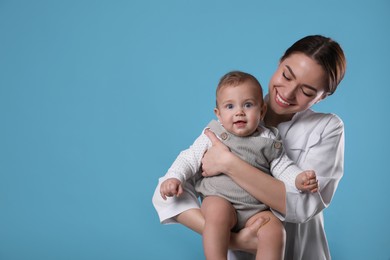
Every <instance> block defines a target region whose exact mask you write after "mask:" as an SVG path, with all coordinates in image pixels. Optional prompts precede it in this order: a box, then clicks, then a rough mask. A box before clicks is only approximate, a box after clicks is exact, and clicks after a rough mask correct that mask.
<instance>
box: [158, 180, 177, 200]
mask: <svg viewBox="0 0 390 260" xmlns="http://www.w3.org/2000/svg"><path fill="white" fill-rule="evenodd" d="M182 193H183V187H182V186H181V181H179V180H178V179H176V178H169V179H166V180H165V181H163V183H161V186H160V194H161V197H162V198H163V199H164V200H166V199H167V197H173V196H175V195H176V197H179V196H180V195H181V194H182Z"/></svg>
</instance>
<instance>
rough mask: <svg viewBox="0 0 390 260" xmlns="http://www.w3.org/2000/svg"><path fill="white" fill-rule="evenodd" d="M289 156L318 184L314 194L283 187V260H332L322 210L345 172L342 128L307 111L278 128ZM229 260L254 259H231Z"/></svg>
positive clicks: (329, 116) (330, 118)
mask: <svg viewBox="0 0 390 260" xmlns="http://www.w3.org/2000/svg"><path fill="white" fill-rule="evenodd" d="M278 129H279V131H280V133H281V136H282V139H283V144H284V147H285V150H286V152H287V154H288V156H289V157H290V158H291V159H292V160H293V161H294V162H296V164H297V165H298V166H299V167H301V168H302V169H306V170H309V169H313V170H315V172H316V175H317V178H318V180H319V185H320V191H319V192H318V193H316V194H310V193H299V192H297V191H296V190H295V189H294V188H292V187H286V190H287V194H286V199H287V202H286V215H285V216H282V215H281V214H279V213H278V212H274V213H275V214H276V215H277V216H278V217H279V218H280V219H281V220H283V221H285V227H286V232H287V244H286V254H285V259H288V260H290V259H293V260H312V259H316V260H323V259H324V260H325V259H331V256H330V253H329V248H328V242H327V240H326V235H325V230H324V219H323V214H322V210H323V209H324V208H326V207H328V206H329V204H330V202H331V200H332V198H333V195H334V193H335V192H336V189H337V186H338V184H339V181H340V179H341V177H342V176H343V171H344V124H343V122H342V121H341V119H340V118H339V117H337V116H336V115H334V114H322V113H315V112H313V111H312V110H310V109H309V110H306V111H304V112H301V113H297V114H296V115H295V116H294V117H293V119H292V120H291V121H288V122H284V123H281V124H280V125H279V126H278ZM234 255H235V253H233V252H229V260H234V259H240V260H244V259H254V258H253V257H249V256H247V257H244V256H243V255H239V254H237V255H239V257H235V256H234Z"/></svg>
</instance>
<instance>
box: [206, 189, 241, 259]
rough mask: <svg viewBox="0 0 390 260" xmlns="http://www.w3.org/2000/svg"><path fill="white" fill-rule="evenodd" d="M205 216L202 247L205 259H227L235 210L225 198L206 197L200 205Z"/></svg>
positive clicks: (234, 221)
mask: <svg viewBox="0 0 390 260" xmlns="http://www.w3.org/2000/svg"><path fill="white" fill-rule="evenodd" d="M201 211H202V214H203V215H204V217H205V225H204V229H203V247H204V253H205V256H206V259H212V260H219V259H224V260H226V259H227V251H228V246H229V241H230V230H231V229H232V228H233V226H234V225H235V224H236V222H237V217H236V211H235V209H234V208H233V206H232V204H231V203H230V202H229V201H227V200H226V199H223V198H220V197H217V196H208V197H206V198H205V199H204V200H203V202H202V206H201Z"/></svg>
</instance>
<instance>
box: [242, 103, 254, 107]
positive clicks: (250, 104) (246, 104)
mask: <svg viewBox="0 0 390 260" xmlns="http://www.w3.org/2000/svg"><path fill="white" fill-rule="evenodd" d="M244 107H245V108H251V107H253V104H252V103H251V102H247V103H245V104H244Z"/></svg>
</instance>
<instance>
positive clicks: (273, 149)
mask: <svg viewBox="0 0 390 260" xmlns="http://www.w3.org/2000/svg"><path fill="white" fill-rule="evenodd" d="M208 127H209V128H210V129H211V130H212V131H213V132H214V133H215V134H216V135H217V136H218V137H219V138H220V139H221V141H222V142H223V143H224V144H225V145H227V146H228V147H229V148H230V150H231V151H232V152H233V153H235V154H236V155H237V156H239V157H240V158H241V159H243V160H245V161H246V162H248V163H249V164H251V165H252V166H254V167H256V168H259V169H260V170H262V171H264V172H266V173H268V174H270V165H271V162H272V160H274V159H276V158H278V157H279V156H280V155H281V153H282V150H283V148H282V142H281V139H280V136H279V133H278V130H277V129H276V128H270V130H271V131H272V132H273V133H274V134H275V136H276V137H275V139H272V138H267V137H262V136H261V131H264V130H263V129H262V128H261V127H259V128H258V129H257V130H256V131H255V133H253V134H252V135H251V136H246V137H239V136H236V135H233V134H231V133H229V132H227V131H226V130H225V128H224V127H223V126H222V125H221V124H220V123H219V122H217V121H216V120H213V121H211V122H210V123H209V125H208ZM195 188H196V191H197V192H199V193H200V195H201V196H202V197H205V196H211V195H216V196H219V197H223V198H225V199H226V200H228V201H230V202H231V203H232V205H233V207H234V208H235V209H236V211H237V225H236V226H235V227H234V228H233V231H238V230H240V229H242V228H243V227H244V226H245V223H246V221H247V220H248V219H249V218H250V217H251V216H253V215H254V214H256V213H258V212H260V211H264V210H266V209H268V206H266V205H264V204H263V203H262V202H260V201H258V200H257V199H255V198H254V197H253V196H252V195H250V194H249V193H248V192H247V191H245V190H244V189H243V188H241V187H240V186H239V185H238V184H236V183H235V182H234V181H233V180H232V179H231V178H230V177H228V176H227V175H225V174H220V175H217V176H213V177H206V178H202V179H200V180H199V181H198V182H197V183H196V186H195Z"/></svg>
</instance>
